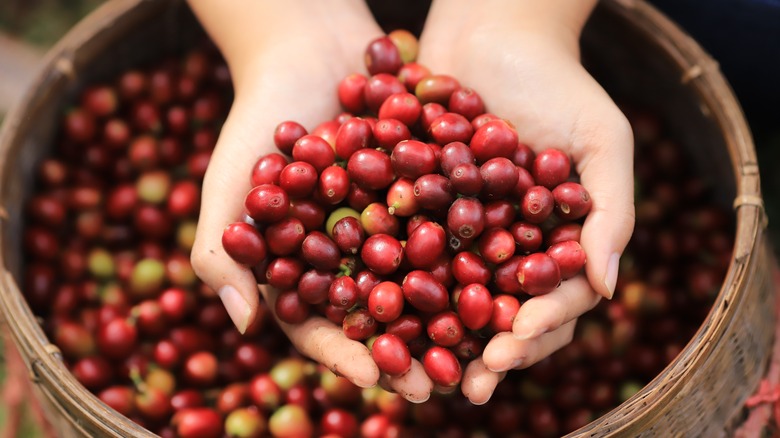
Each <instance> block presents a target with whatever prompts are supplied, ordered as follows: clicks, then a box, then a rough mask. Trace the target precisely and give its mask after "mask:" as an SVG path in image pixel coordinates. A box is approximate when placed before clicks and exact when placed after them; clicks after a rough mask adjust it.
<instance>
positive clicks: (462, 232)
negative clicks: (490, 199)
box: [447, 198, 485, 239]
mask: <svg viewBox="0 0 780 438" xmlns="http://www.w3.org/2000/svg"><path fill="white" fill-rule="evenodd" d="M447 227H448V228H449V230H450V231H451V232H452V233H453V234H454V235H456V236H458V237H462V238H466V239H471V238H475V237H477V236H479V235H480V234H481V233H482V230H483V229H484V227H485V209H484V207H483V206H482V203H481V202H479V201H478V200H477V199H475V198H458V199H456V200H455V202H453V203H452V206H451V207H450V209H449V211H448V212H447Z"/></svg>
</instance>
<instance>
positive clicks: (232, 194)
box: [190, 0, 432, 401]
mask: <svg viewBox="0 0 780 438" xmlns="http://www.w3.org/2000/svg"><path fill="white" fill-rule="evenodd" d="M190 3H191V5H192V7H193V9H194V10H195V12H196V14H197V15H198V16H199V18H200V20H201V22H202V23H203V24H204V26H205V27H206V29H207V30H208V31H209V33H210V34H211V36H212V38H213V39H214V40H215V41H216V43H217V45H218V46H219V47H220V50H221V51H222V53H223V55H224V56H225V58H226V60H227V62H228V64H229V66H230V69H231V73H232V75H233V81H234V85H235V96H236V98H235V101H234V103H233V107H232V108H231V111H230V114H229V116H228V118H227V120H226V122H225V124H224V127H223V129H222V132H221V134H220V137H219V140H218V142H217V146H216V148H215V150H214V153H213V156H212V159H211V163H210V165H209V168H208V172H207V173H206V177H205V180H204V184H203V201H202V207H201V212H200V220H199V222H198V230H197V236H196V240H195V245H194V247H193V250H192V265H193V268H194V269H195V272H196V273H197V274H198V276H199V277H200V278H201V279H202V280H203V281H204V282H205V283H206V284H208V285H209V286H210V287H212V288H213V289H214V290H216V291H217V292H218V294H219V296H220V298H221V299H222V301H223V303H224V305H225V307H226V309H227V311H228V313H229V314H230V317H231V318H232V320H233V322H234V323H235V325H236V327H237V328H238V329H239V331H241V332H244V331H245V330H246V328H247V326H249V324H250V323H251V322H252V321H253V320H254V319H255V317H256V314H257V309H258V299H259V298H258V286H257V282H256V281H255V278H254V276H253V274H252V272H251V271H250V270H249V269H248V268H247V267H244V266H241V265H239V264H237V263H235V262H234V261H233V260H232V259H231V258H230V257H229V256H228V255H227V254H226V253H225V251H224V249H223V248H222V243H221V238H222V231H223V229H224V228H225V226H227V225H228V224H230V223H232V222H236V221H238V220H240V218H241V217H242V214H243V210H244V207H243V203H244V198H245V196H246V194H247V192H249V190H250V189H251V185H250V174H251V169H252V166H253V165H254V163H255V162H256V161H257V159H258V158H259V157H260V156H262V155H265V154H267V153H269V152H273V151H274V150H275V147H274V144H273V132H274V129H275V127H276V125H277V124H278V123H280V122H282V121H285V120H295V121H298V122H299V123H301V124H303V125H304V126H305V127H306V128H307V129H308V130H312V129H313V128H314V127H315V126H316V125H317V124H318V123H320V122H323V121H326V120H330V119H332V118H333V117H335V116H336V115H337V114H338V113H339V112H340V109H339V104H338V99H337V96H336V88H337V85H338V83H339V81H340V80H341V79H342V78H343V77H345V76H346V75H348V74H350V73H353V72H356V71H363V70H364V67H363V53H364V50H365V45H366V44H367V42H369V41H371V40H372V39H374V38H376V37H377V36H379V35H381V34H382V32H381V30H380V29H379V27H378V26H377V25H376V24H375V23H374V21H373V18H372V17H371V14H370V12H369V11H368V9H367V8H366V7H365V5H364V4H363V2H360V1H356V0H338V1H334V2H325V3H320V2H307V1H288V2H219V3H218V2H211V1H210V0H202V1H201V0H191V2H190ZM260 291H261V293H262V294H263V296H264V298H265V300H266V302H267V303H268V307H269V308H270V309H273V308H274V303H275V301H276V298H277V296H278V292H279V291H276V290H272V289H271V288H268V287H261V288H260ZM280 326H281V327H282V329H283V330H284V332H285V333H286V334H287V336H288V337H289V338H290V340H291V341H292V343H293V344H294V345H295V347H296V348H298V350H299V351H301V353H303V354H305V355H307V356H309V357H311V358H312V359H314V360H316V361H318V362H320V363H323V364H324V365H326V366H327V367H328V368H330V369H331V370H333V371H334V372H336V373H338V374H340V375H342V376H345V377H347V378H349V379H350V380H351V381H352V382H353V383H355V384H357V385H359V386H362V387H369V386H373V385H375V384H376V383H377V382H378V380H379V377H380V375H379V370H378V368H377V366H376V364H375V363H374V361H373V359H372V358H371V355H370V353H369V351H368V349H367V348H366V346H365V345H364V344H363V343H361V342H356V341H352V340H349V339H348V338H346V337H345V336H344V334H343V332H342V330H341V327H337V326H336V325H334V324H332V323H331V322H330V321H328V320H327V319H325V318H322V317H316V318H311V319H309V320H307V321H306V322H304V323H303V324H299V325H289V324H284V323H280ZM399 382H401V383H399ZM403 382H406V384H404V383H403ZM389 386H392V387H393V388H394V389H396V390H397V391H399V392H400V393H402V394H404V395H405V396H406V397H407V398H409V399H412V400H417V401H421V400H424V399H427V397H428V396H429V393H430V391H431V389H430V387H431V386H432V385H431V384H430V380H429V379H427V376H425V372H424V371H423V370H422V366H421V365H420V364H419V362H418V363H416V364H415V365H414V371H412V372H410V373H408V374H407V375H406V376H404V378H403V379H400V380H399V381H394V382H393V383H392V384H391V385H389Z"/></svg>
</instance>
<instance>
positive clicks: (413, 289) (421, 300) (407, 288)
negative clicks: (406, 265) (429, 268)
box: [401, 271, 449, 313]
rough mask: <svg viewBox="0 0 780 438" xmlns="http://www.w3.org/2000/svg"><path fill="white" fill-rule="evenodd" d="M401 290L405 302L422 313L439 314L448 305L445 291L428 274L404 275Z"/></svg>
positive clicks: (422, 272)
mask: <svg viewBox="0 0 780 438" xmlns="http://www.w3.org/2000/svg"><path fill="white" fill-rule="evenodd" d="M401 288H402V290H403V293H404V297H405V298H406V301H408V302H409V304H411V305H412V306H413V307H414V308H416V309H417V310H420V311H422V312H426V313H435V312H440V311H442V310H444V309H446V308H447V305H448V304H449V294H448V293H447V289H445V288H444V286H442V284H441V283H439V282H437V281H436V279H435V278H434V277H433V275H431V274H430V273H428V272H425V271H412V272H410V273H408V274H406V277H404V280H403V284H402V286H401Z"/></svg>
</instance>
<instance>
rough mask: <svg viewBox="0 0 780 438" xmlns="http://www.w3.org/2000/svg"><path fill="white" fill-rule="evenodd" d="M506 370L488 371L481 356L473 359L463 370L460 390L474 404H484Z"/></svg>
mask: <svg viewBox="0 0 780 438" xmlns="http://www.w3.org/2000/svg"><path fill="white" fill-rule="evenodd" d="M505 376H506V372H501V373H496V372H494V371H490V370H489V369H488V367H487V365H485V362H484V361H483V360H482V358H481V357H479V358H477V359H474V360H473V361H471V362H470V363H469V364H468V365H467V366H466V370H465V371H464V372H463V381H462V383H461V391H463V395H464V396H466V398H467V399H469V401H470V402H471V403H473V404H475V405H484V404H485V403H487V402H488V401H489V400H490V397H491V396H492V395H493V391H494V390H495V389H496V386H497V385H498V383H499V382H500V381H501V380H503V379H504V377H505Z"/></svg>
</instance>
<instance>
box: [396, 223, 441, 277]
mask: <svg viewBox="0 0 780 438" xmlns="http://www.w3.org/2000/svg"><path fill="white" fill-rule="evenodd" d="M445 245H446V233H445V232H444V228H442V227H441V225H439V224H437V223H435V222H426V223H423V224H422V225H420V226H419V227H417V229H415V230H414V232H413V233H412V234H411V235H410V236H409V239H408V240H407V242H406V247H405V248H404V255H405V257H406V260H407V261H408V262H409V264H411V266H412V267H414V268H418V269H423V268H429V267H431V266H432V265H433V264H434V263H435V262H436V260H437V259H438V258H439V257H440V256H441V255H442V254H444V249H445Z"/></svg>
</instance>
